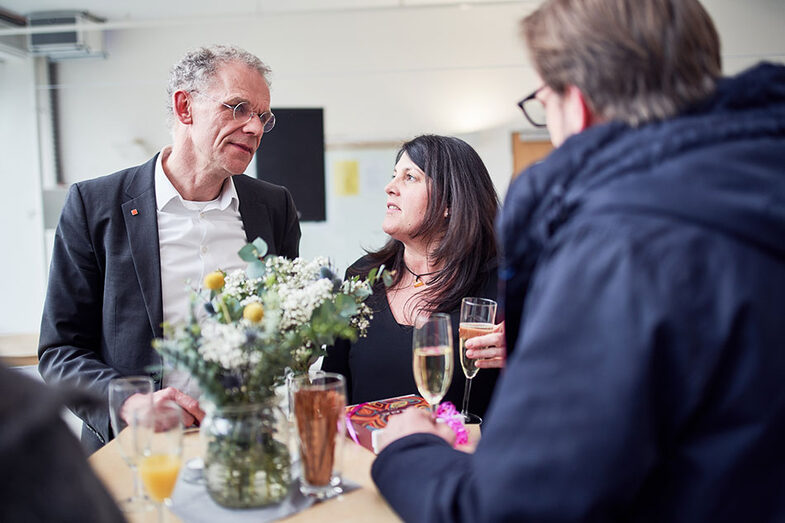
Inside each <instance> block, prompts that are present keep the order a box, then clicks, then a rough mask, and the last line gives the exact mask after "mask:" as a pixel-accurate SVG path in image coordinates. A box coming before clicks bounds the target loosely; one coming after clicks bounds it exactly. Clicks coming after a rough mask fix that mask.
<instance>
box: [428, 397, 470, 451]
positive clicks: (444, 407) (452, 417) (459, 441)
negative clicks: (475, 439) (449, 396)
mask: <svg viewBox="0 0 785 523" xmlns="http://www.w3.org/2000/svg"><path fill="white" fill-rule="evenodd" d="M436 419H440V420H442V421H444V423H446V424H447V426H448V427H450V429H452V431H453V432H454V433H455V445H454V447H457V446H459V445H466V444H467V443H469V432H468V431H467V430H466V427H464V425H463V416H462V415H461V413H460V412H458V410H457V409H456V408H455V405H453V404H452V403H450V402H449V401H445V402H444V403H442V404H440V405H439V407H438V408H437V409H436Z"/></svg>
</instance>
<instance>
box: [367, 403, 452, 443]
mask: <svg viewBox="0 0 785 523" xmlns="http://www.w3.org/2000/svg"><path fill="white" fill-rule="evenodd" d="M422 433H425V434H434V435H436V436H439V437H440V438H442V439H443V440H444V441H446V442H447V443H449V444H450V445H453V444H454V443H455V433H454V432H453V431H452V429H450V427H448V426H447V424H445V423H436V421H435V420H434V419H433V416H432V415H431V413H430V412H427V411H425V410H423V409H418V408H414V407H409V408H408V409H406V410H404V411H403V413H402V414H397V415H395V416H391V417H390V419H389V421H388V423H387V426H386V427H384V429H383V430H381V431H380V433H379V436H378V438H379V439H378V440H377V442H376V445H377V449H378V450H379V452H381V451H382V449H383V448H384V447H386V446H387V445H389V444H390V443H392V442H393V441H396V440H398V439H401V438H403V437H406V436H409V435H411V434H422Z"/></svg>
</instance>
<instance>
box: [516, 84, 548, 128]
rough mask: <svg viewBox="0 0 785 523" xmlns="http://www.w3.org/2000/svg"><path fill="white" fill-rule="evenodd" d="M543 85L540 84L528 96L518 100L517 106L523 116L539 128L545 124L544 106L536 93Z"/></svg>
mask: <svg viewBox="0 0 785 523" xmlns="http://www.w3.org/2000/svg"><path fill="white" fill-rule="evenodd" d="M544 87H545V86H544V85H541V86H540V87H538V88H537V89H535V90H534V92H533V93H531V94H530V95H529V96H527V97H526V98H524V99H523V100H521V101H520V102H518V107H520V108H521V111H522V112H523V116H525V117H526V119H527V120H529V123H530V124H532V125H533V126H534V127H540V128H541V127H546V126H547V124H546V120H545V106H544V105H543V104H542V101H540V100H539V99H538V98H537V94H538V93H539V92H540V91H541V90H542V89H543V88H544Z"/></svg>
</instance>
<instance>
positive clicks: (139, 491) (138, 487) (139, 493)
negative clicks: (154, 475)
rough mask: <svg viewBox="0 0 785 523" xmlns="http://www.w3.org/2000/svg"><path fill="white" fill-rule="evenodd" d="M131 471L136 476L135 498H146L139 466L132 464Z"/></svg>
mask: <svg viewBox="0 0 785 523" xmlns="http://www.w3.org/2000/svg"><path fill="white" fill-rule="evenodd" d="M131 473H132V474H133V477H134V496H133V497H134V499H137V500H141V499H142V498H144V492H143V491H142V481H141V479H140V478H139V467H137V466H136V465H133V466H131Z"/></svg>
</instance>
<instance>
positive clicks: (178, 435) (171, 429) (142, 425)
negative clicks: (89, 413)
mask: <svg viewBox="0 0 785 523" xmlns="http://www.w3.org/2000/svg"><path fill="white" fill-rule="evenodd" d="M134 433H135V439H136V452H137V456H138V460H139V472H140V474H141V477H142V483H143V484H144V487H145V490H146V491H147V493H148V494H149V496H150V497H151V498H153V499H154V500H155V501H156V502H157V503H158V521H159V522H160V523H163V521H164V503H166V502H168V500H169V498H170V497H171V495H172V492H173V491H174V486H175V483H176V482H177V475H178V474H179V472H180V464H181V462H182V451H183V410H182V409H181V408H180V406H179V405H177V403H175V402H173V401H170V400H164V401H160V402H157V403H155V404H153V405H152V406H151V407H150V408H148V409H140V410H137V411H135V412H134Z"/></svg>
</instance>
